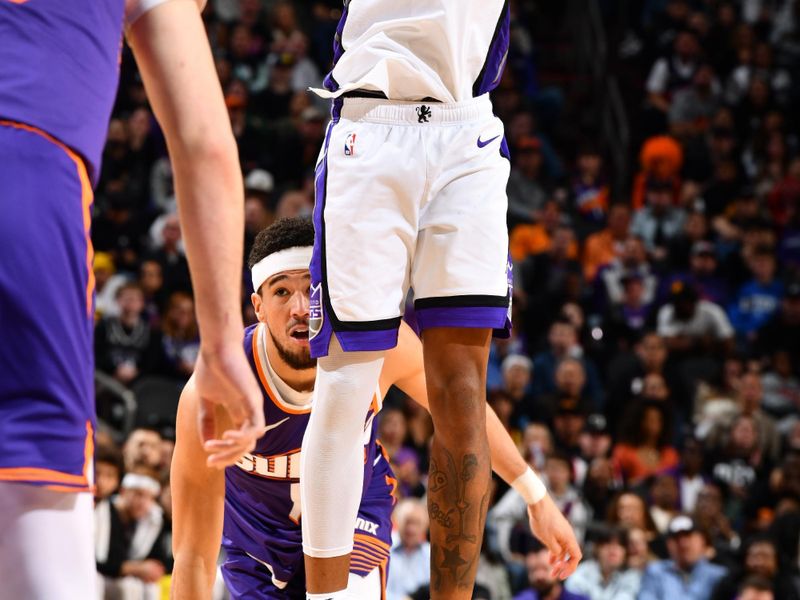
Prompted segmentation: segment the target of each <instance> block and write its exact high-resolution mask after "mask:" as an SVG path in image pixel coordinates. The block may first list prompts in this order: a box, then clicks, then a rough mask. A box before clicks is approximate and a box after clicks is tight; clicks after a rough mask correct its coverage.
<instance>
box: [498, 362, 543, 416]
mask: <svg viewBox="0 0 800 600" xmlns="http://www.w3.org/2000/svg"><path fill="white" fill-rule="evenodd" d="M501 370H502V374H503V388H502V390H503V392H505V393H506V395H507V396H508V398H509V399H510V400H511V402H512V411H513V412H515V413H516V415H517V417H518V418H519V417H522V418H523V419H525V420H528V419H530V418H531V417H532V416H533V415H534V414H535V411H536V408H537V407H536V405H535V403H534V398H533V397H532V395H531V393H530V389H529V386H530V383H531V375H532V372H533V361H532V360H531V359H530V358H528V357H527V356H525V355H522V354H509V355H508V356H506V358H505V359H504V360H503V364H502V366H501Z"/></svg>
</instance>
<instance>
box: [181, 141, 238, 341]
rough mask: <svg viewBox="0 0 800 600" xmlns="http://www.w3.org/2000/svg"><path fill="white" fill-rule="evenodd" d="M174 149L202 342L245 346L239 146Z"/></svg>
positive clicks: (184, 234) (231, 142) (183, 222)
mask: <svg viewBox="0 0 800 600" xmlns="http://www.w3.org/2000/svg"><path fill="white" fill-rule="evenodd" d="M230 144H233V139H232V138H231V139H230ZM171 151H172V162H173V168H174V170H175V191H176V195H177V198H178V207H179V208H178V210H179V212H180V219H181V223H182V225H183V226H182V231H183V239H184V243H185V246H186V252H187V256H188V258H189V269H190V271H191V275H192V286H193V288H194V294H195V298H196V306H197V320H198V324H199V327H200V331H201V335H202V337H201V340H202V343H203V344H204V345H205V346H206V347H207V348H213V347H214V346H215V345H217V344H221V343H224V342H230V341H234V342H235V343H240V338H241V331H242V317H241V307H240V305H239V292H240V290H241V287H242V279H241V278H242V270H241V261H242V254H243V252H244V249H243V231H244V205H243V197H244V195H243V194H244V192H243V189H242V180H241V175H240V173H239V165H238V159H237V158H236V157H237V153H236V147H235V145H233V147H232V148H228V149H225V148H224V147H223V148H217V149H216V150H214V149H210V150H202V149H198V151H196V152H193V151H192V150H191V149H190V148H186V149H181V150H175V149H171Z"/></svg>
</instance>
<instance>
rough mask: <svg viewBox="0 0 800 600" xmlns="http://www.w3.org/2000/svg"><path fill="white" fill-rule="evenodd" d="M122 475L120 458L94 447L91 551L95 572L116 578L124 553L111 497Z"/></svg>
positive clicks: (104, 446)
mask: <svg viewBox="0 0 800 600" xmlns="http://www.w3.org/2000/svg"><path fill="white" fill-rule="evenodd" d="M123 471H124V467H123V462H122V454H121V453H120V451H119V450H118V449H117V448H116V447H115V446H113V445H107V444H98V446H97V452H96V453H95V481H96V484H95V506H94V548H95V560H96V562H97V572H98V573H99V574H100V575H102V576H105V577H118V576H119V574H120V570H121V568H122V562H123V561H124V560H125V552H126V550H127V548H126V544H125V535H124V532H123V526H122V520H121V519H120V516H119V512H118V511H117V509H116V507H115V505H114V503H113V502H112V500H111V497H112V495H113V494H114V493H115V492H116V491H117V488H119V484H120V482H121V481H122V474H123Z"/></svg>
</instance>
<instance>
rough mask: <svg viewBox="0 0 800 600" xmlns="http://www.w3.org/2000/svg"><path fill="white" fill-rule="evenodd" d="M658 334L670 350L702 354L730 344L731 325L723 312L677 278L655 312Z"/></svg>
mask: <svg viewBox="0 0 800 600" xmlns="http://www.w3.org/2000/svg"><path fill="white" fill-rule="evenodd" d="M658 334H659V335H660V336H661V337H663V338H664V339H665V341H666V343H667V348H668V349H669V350H670V352H675V353H679V354H682V355H683V356H701V355H703V354H706V353H715V354H717V353H719V352H724V351H725V350H726V349H727V348H729V347H730V345H731V341H732V337H733V328H732V327H731V323H730V321H729V320H728V317H727V315H726V314H725V312H724V311H723V310H722V308H720V307H719V306H718V305H716V304H714V303H712V302H709V301H708V300H700V298H699V297H698V294H697V290H695V289H694V288H693V287H692V286H691V285H689V284H687V283H684V282H683V281H676V282H675V283H674V284H673V285H672V289H671V294H670V302H669V303H668V304H665V305H664V306H662V307H661V309H660V310H659V312H658Z"/></svg>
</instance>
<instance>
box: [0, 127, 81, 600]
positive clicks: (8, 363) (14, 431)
mask: <svg viewBox="0 0 800 600" xmlns="http://www.w3.org/2000/svg"><path fill="white" fill-rule="evenodd" d="M91 201H92V195H91V187H90V185H89V180H88V177H87V175H86V171H85V169H84V168H83V165H82V162H81V161H80V159H79V158H78V157H77V156H75V155H74V154H71V153H70V152H68V151H67V150H66V149H65V148H64V147H62V146H60V145H59V144H58V143H57V142H55V141H54V140H51V139H47V137H46V136H44V135H43V134H40V133H37V132H35V131H32V130H31V129H30V128H28V127H26V126H24V125H16V124H10V123H0V214H2V215H3V216H2V217H1V218H0V239H2V240H3V247H2V251H0V339H2V340H3V343H2V344H0V365H3V367H2V371H3V372H2V377H0V481H7V482H9V483H8V484H4V485H3V494H2V496H3V497H4V498H3V500H5V501H7V502H9V503H10V504H9V505H8V506H7V507H5V508H3V509H0V531H2V535H0V538H1V540H0V544H1V545H2V549H3V550H2V552H1V553H0V570H2V571H3V572H7V573H9V577H12V576H13V581H14V583H15V585H19V586H22V585H25V580H24V578H25V577H30V578H31V579H30V580H28V584H29V585H31V586H32V587H31V588H30V589H31V590H37V589H39V588H38V587H37V586H41V585H46V586H50V587H47V589H48V590H51V591H52V593H41V594H39V593H37V592H35V591H31V592H29V593H20V594H16V595H15V594H11V595H10V596H9V597H19V598H54V599H58V598H93V597H94V596H95V592H94V588H95V576H94V568H95V566H94V556H93V552H92V551H91V544H92V540H93V536H92V510H91V504H92V498H91V494H89V493H87V492H88V490H89V488H90V484H91V479H92V473H91V470H92V460H93V451H92V450H93V419H94V394H93V379H92V378H93V372H94V358H93V352H92V323H93V321H92V317H93V315H92V312H93V306H92V301H93V276H92V275H91V245H90V243H89V238H88V233H89V214H90V213H89V211H90V210H91ZM11 482H14V483H13V484H12V483H11ZM43 485H46V486H48V487H49V489H48V490H44V489H42V487H41V486H43ZM15 486H16V487H17V488H19V489H16V490H15V489H12V488H14V487H15ZM6 489H9V490H10V491H9V492H6ZM55 492H57V493H60V494H61V495H63V497H62V498H59V497H57V496H53V493H55ZM6 493H8V494H9V498H5V495H6ZM26 502H29V503H30V506H29V510H26V509H25V504H26ZM32 523H40V524H45V523H49V525H48V526H42V527H38V528H37V527H34V526H32ZM78 524H80V525H78ZM64 536H72V538H71V539H70V538H69V537H64ZM84 545H88V548H89V551H88V552H84V551H83V549H84ZM31 548H36V551H35V552H34V551H32V550H31ZM59 552H60V553H61V555H60V556H59V555H58V553H59ZM26 561H30V563H29V564H28V563H27V562H26ZM43 565H46V567H44V569H45V570H44V571H42V569H43ZM86 573H88V575H90V576H91V577H89V578H88V579H87V578H86V577H84V574H86ZM40 580H43V581H40ZM3 581H4V582H6V581H8V578H6V577H4V578H3ZM3 585H4V589H7V588H6V587H5V586H6V584H5V583H4V584H3ZM78 585H83V586H84V587H82V588H80V589H77V588H76V586H78ZM19 589H23V588H19ZM56 590H57V591H56Z"/></svg>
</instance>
